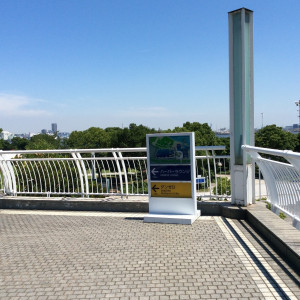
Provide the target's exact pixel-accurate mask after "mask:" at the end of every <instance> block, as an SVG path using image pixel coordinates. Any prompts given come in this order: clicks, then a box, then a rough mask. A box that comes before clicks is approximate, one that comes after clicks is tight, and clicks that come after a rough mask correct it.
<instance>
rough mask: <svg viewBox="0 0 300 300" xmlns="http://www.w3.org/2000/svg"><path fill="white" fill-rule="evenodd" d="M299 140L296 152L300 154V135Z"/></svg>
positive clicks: (299, 134)
mask: <svg viewBox="0 0 300 300" xmlns="http://www.w3.org/2000/svg"><path fill="white" fill-rule="evenodd" d="M297 139H298V145H297V147H296V148H295V151H296V152H300V133H298V135H297Z"/></svg>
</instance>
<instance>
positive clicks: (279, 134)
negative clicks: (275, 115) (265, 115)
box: [255, 125, 299, 151]
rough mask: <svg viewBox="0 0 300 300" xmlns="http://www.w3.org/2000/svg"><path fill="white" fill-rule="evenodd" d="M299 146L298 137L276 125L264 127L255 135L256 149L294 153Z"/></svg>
mask: <svg viewBox="0 0 300 300" xmlns="http://www.w3.org/2000/svg"><path fill="white" fill-rule="evenodd" d="M298 145H299V140H298V138H297V136H295V135H294V134H292V133H290V132H287V131H284V130H283V129H282V128H281V127H277V126H276V125H268V126H266V127H263V128H262V129H260V130H259V131H257V132H256V134H255V146H256V147H263V148H270V149H278V150H292V151H294V150H295V149H296V147H298Z"/></svg>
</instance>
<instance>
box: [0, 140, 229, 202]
mask: <svg viewBox="0 0 300 300" xmlns="http://www.w3.org/2000/svg"><path fill="white" fill-rule="evenodd" d="M224 149H225V146H204V147H203V146H200V147H196V151H203V152H204V153H205V155H198V156H196V163H197V164H196V165H197V167H196V169H197V174H196V175H197V177H201V178H203V182H201V183H198V184H197V196H198V197H199V198H200V197H201V199H212V198H216V199H222V198H230V195H228V192H226V190H227V189H228V186H227V187H226V186H225V185H223V186H221V189H218V185H217V181H218V177H219V176H220V174H217V172H222V174H223V176H224V174H225V175H226V176H227V177H228V176H229V156H228V155H216V154H215V151H221V150H224ZM146 151H147V149H146V148H145V147H140V148H111V149H79V150H78V149H59V150H16V151H0V191H1V190H2V191H3V192H4V193H5V194H6V195H14V196H18V195H30V196H34V195H47V196H58V195H61V196H67V195H68V196H82V197H89V196H93V197H95V196H97V197H98V196H107V195H119V196H126V197H127V196H130V195H148V190H147V189H148V185H147V157H146ZM96 153H102V154H107V155H108V156H107V155H105V156H101V157H96V156H95V154H96ZM124 153H132V154H131V155H130V156H125V155H123V154H124ZM135 153H136V154H135ZM49 154H51V157H43V155H49ZM82 154H84V156H82ZM88 154H90V156H89V155H88ZM28 155H29V157H27V156H28ZM55 155H56V156H57V157H55ZM62 155H63V157H60V156H62ZM139 155H141V156H139ZM216 161H218V164H219V165H221V166H222V168H221V167H220V168H219V169H218V170H217V168H216ZM221 162H222V163H221ZM228 185H230V183H228ZM214 186H216V188H215V189H216V192H215V194H214V192H213V191H214Z"/></svg>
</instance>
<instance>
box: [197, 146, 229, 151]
mask: <svg viewBox="0 0 300 300" xmlns="http://www.w3.org/2000/svg"><path fill="white" fill-rule="evenodd" d="M225 149H226V146H195V150H196V151H201V150H202V151H203V150H208V151H209V150H225Z"/></svg>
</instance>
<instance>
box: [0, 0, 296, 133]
mask: <svg viewBox="0 0 300 300" xmlns="http://www.w3.org/2000/svg"><path fill="white" fill-rule="evenodd" d="M28 4H29V5H28ZM242 6H244V7H247V8H249V9H251V10H253V11H254V107H255V113H254V114H255V127H257V128H260V127H261V123H262V120H261V114H262V113H263V118H264V119H263V123H264V126H266V125H270V124H276V125H278V126H282V127H283V126H286V125H287V124H296V123H298V113H297V110H296V109H297V108H296V106H295V101H298V100H299V99H300V95H299V82H300V74H299V72H298V69H299V68H298V66H299V64H300V57H299V55H298V53H299V52H300V40H299V38H298V37H299V34H300V20H299V18H298V15H299V13H300V3H298V1H293V0H291V1H288V2H286V1H285V2H283V1H272V2H271V1H264V2H263V3H262V2H261V1H257V0H254V1H233V0H230V1H226V2H224V3H223V2H220V1H217V0H214V1H210V2H205V1H194V0H189V1H185V2H182V1H176V0H175V1H155V0H154V1H151V2H140V1H135V0H128V1H126V2H124V1H114V2H111V1H105V0H103V1H93V0H89V1H85V2H82V1H77V0H74V1H72V2H62V1H51V2H40V1H34V0H30V1H28V2H26V3H25V2H24V3H23V2H20V1H15V0H12V1H5V2H4V3H3V11H5V14H4V15H3V17H2V20H1V22H2V26H1V29H0V36H1V40H2V47H1V48H0V63H1V66H2V68H1V70H0V128H3V130H7V131H11V132H16V133H22V132H37V131H40V130H41V129H42V128H47V127H48V126H49V125H48V124H51V123H52V122H53V120H55V122H57V123H58V124H59V128H60V129H61V130H62V131H68V132H71V131H74V130H85V129H88V128H89V127H92V126H94V127H101V128H106V127H115V126H116V127H121V128H122V127H127V126H128V125H129V124H130V123H136V124H142V125H145V126H148V127H151V128H156V129H158V128H161V129H168V128H173V127H175V126H181V125H182V124H183V123H184V122H186V121H189V122H199V123H208V124H213V127H212V129H213V130H216V129H219V128H222V127H227V128H228V127H229V91H228V85H229V79H228V72H229V70H228V16H227V13H228V12H229V11H231V10H234V9H238V8H240V7H242Z"/></svg>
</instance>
